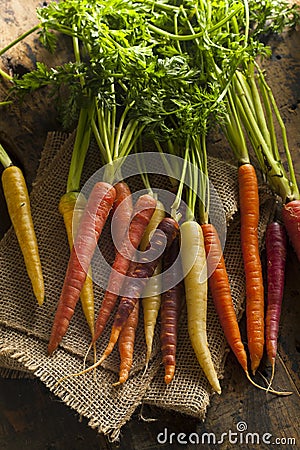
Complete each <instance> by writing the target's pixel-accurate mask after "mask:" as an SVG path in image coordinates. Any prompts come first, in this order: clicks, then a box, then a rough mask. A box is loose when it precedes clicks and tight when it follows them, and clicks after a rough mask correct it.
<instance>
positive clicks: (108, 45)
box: [0, 0, 300, 394]
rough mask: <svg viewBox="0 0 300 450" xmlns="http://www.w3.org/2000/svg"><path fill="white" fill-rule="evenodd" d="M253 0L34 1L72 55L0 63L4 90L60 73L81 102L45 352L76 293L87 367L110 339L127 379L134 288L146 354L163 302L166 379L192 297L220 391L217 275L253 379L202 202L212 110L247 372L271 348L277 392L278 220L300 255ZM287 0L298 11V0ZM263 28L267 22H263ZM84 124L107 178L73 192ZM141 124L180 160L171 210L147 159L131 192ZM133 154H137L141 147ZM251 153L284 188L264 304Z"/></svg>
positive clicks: (30, 264) (23, 201)
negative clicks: (234, 168) (241, 291)
mask: <svg viewBox="0 0 300 450" xmlns="http://www.w3.org/2000/svg"><path fill="white" fill-rule="evenodd" d="M277 3H278V2H277ZM278 7H279V6H278ZM251 8H253V10H254V9H256V8H258V9H259V8H260V6H259V5H255V2H249V4H248V2H247V1H237V2H230V1H225V2H221V3H220V4H216V2H210V1H208V2H202V1H201V2H197V1H195V2H192V3H191V2H186V1H181V2H180V5H178V2H177V1H172V0H169V1H168V2H166V1H156V2H152V1H151V2H147V1H146V2H135V3H134V5H133V4H132V3H131V2H129V1H128V0H122V1H121V0H115V2H113V1H112V2H108V3H107V4H106V3H105V2H103V3H101V2H100V3H99V2H94V3H93V2H86V1H85V0H82V1H81V2H78V8H77V10H76V11H74V5H73V2H69V1H68V0H66V1H63V2H60V3H58V4H57V3H56V2H54V3H51V4H49V6H47V7H46V8H42V9H39V10H38V17H39V19H40V24H39V25H38V26H37V27H34V29H33V30H32V31H36V30H37V29H39V30H40V34H41V37H42V39H43V41H44V42H45V43H47V45H48V46H49V47H50V48H51V49H52V50H54V48H55V47H54V35H53V34H52V31H53V30H54V31H58V32H60V33H64V34H66V35H68V36H70V38H71V39H72V43H73V48H74V61H73V62H70V63H66V64H65V65H63V66H60V67H58V68H56V70H52V69H48V68H46V67H45V66H44V65H43V64H41V63H39V64H38V65H37V69H36V70H35V71H33V72H30V73H28V74H25V75H24V76H23V77H22V78H21V79H14V78H13V77H10V76H9V75H7V74H5V73H3V72H2V71H1V74H2V76H4V77H6V78H9V79H10V80H11V82H12V84H13V90H12V92H21V93H24V92H28V91H32V90H33V89H36V88H41V87H43V86H45V85H52V86H53V87H54V88H55V89H56V88H57V87H60V86H62V85H66V84H68V85H69V89H70V98H69V102H68V103H67V106H68V107H69V106H70V105H74V104H75V108H74V109H75V110H76V111H77V113H78V115H77V116H76V120H77V123H76V138H75V144H74V148H73V154H72V160H71V165H70V170H69V175H68V180H67V186H66V192H64V193H62V197H61V201H60V204H59V210H60V212H61V214H62V216H63V220H64V223H65V226H66V231H67V235H68V240H69V244H70V256H69V261H68V265H67V268H66V274H65V279H64V284H63V286H62V290H61V294H60V298H59V301H58V304H57V310H56V314H55V318H54V322H53V326H52V331H51V336H50V339H49V344H48V353H49V354H52V353H53V352H54V351H55V350H56V349H57V348H58V346H59V345H60V344H61V342H62V339H63V337H64V336H65V334H66V333H67V330H68V326H69V323H70V321H71V319H72V316H73V314H74V311H75V308H76V305H77V302H78V300H79V298H81V302H82V305H83V310H84V313H85V316H86V319H87V323H88V325H89V328H90V331H91V343H90V346H89V349H88V350H90V348H91V347H94V349H95V352H94V358H95V361H94V364H93V365H91V366H90V367H88V368H86V369H85V370H84V371H82V372H81V373H86V372H87V371H90V370H92V369H95V368H96V367H97V366H99V365H100V364H102V362H103V361H104V360H105V359H106V358H107V357H108V356H109V355H110V354H111V352H112V351H113V349H114V347H115V345H116V344H117V343H118V347H119V352H120V374H119V382H118V383H120V384H121V383H124V382H125V381H126V380H127V378H128V376H129V373H130V369H131V366H132V362H133V350H134V340H135V333H136V329H137V326H138V318H139V303H140V299H141V298H143V301H142V305H143V312H144V328H145V341H146V347H147V351H146V365H147V364H148V363H149V360H150V357H151V352H152V345H153V336H154V330H155V326H156V322H157V319H158V316H159V313H160V322H161V323H160V326H161V333H160V339H161V352H162V361H163V364H164V367H165V382H166V383H167V384H168V383H170V382H171V381H172V379H173V377H174V374H175V367H176V346H177V333H178V326H179V319H180V315H181V312H182V309H183V303H184V300H185V303H186V308H187V321H188V330H189V336H190V340H191V344H192V346H193V349H194V352H195V356H196V358H197V359H198V361H199V364H200V366H201V367H202V369H203V372H204V373H205V375H206V377H207V379H208V381H209V383H210V385H211V386H212V388H213V389H214V390H215V391H216V392H218V393H221V388H220V384H219V380H218V376H217V373H216V370H215V368H214V364H213V358H212V355H211V352H210V349H209V346H208V343H207V329H206V325H207V317H206V314H207V295H208V289H210V291H211V293H212V297H213V300H214V304H215V308H216V311H217V313H218V316H219V319H220V324H221V326H222V328H223V331H224V335H225V337H226V339H227V342H228V345H229V346H230V348H231V349H232V351H233V352H234V354H235V355H236V357H237V359H238V361H239V363H240V364H241V366H242V368H243V370H244V372H245V374H246V376H247V378H248V379H249V380H250V381H251V382H252V383H253V384H254V385H256V386H258V387H261V386H259V385H257V384H256V383H255V382H254V381H253V380H252V378H251V376H250V373H249V369H248V360H247V359H248V358H247V353H246V350H245V348H244V345H243V343H242V339H241V334H240V330H239V326H238V322H237V318H236V314H235V310H234V306H233V301H232V296H231V289H230V283H229V279H228V275H227V271H226V266H225V261H224V257H223V252H222V245H221V242H220V238H219V236H218V231H217V230H216V228H215V226H214V224H213V223H212V222H211V218H210V214H209V211H210V206H211V205H210V202H211V198H210V189H209V173H208V168H207V157H208V155H207V145H206V140H207V134H208V132H209V131H210V130H211V129H212V127H213V126H214V124H215V123H216V122H220V123H221V126H222V129H223V132H224V136H225V137H226V138H227V140H228V143H229V145H230V148H231V149H232V151H233V153H234V155H235V156H236V159H237V163H238V174H237V181H238V184H239V195H240V217H241V251H242V254H243V259H244V268H245V283H246V319H247V340H248V349H249V355H250V360H251V371H252V373H253V374H255V372H256V371H257V369H258V367H259V365H260V363H261V359H262V355H263V352H264V350H265V347H266V349H267V354H268V357H269V360H270V363H271V365H272V376H271V380H270V383H269V386H268V388H265V389H267V390H268V391H269V392H272V393H276V394H279V393H278V392H277V391H275V390H274V389H273V388H272V386H271V384H272V381H273V377H274V370H275V369H274V367H275V357H276V353H277V339H278V324H279V319H280V308H281V303H282V297H283V283H284V264H285V259H286V245H287V238H286V234H285V229H286V230H287V233H288V236H289V238H290V240H291V242H292V244H293V246H294V248H295V251H296V253H297V256H298V259H300V248H299V242H300V239H299V230H300V225H299V224H300V195H299V190H298V186H297V181H296V177H295V174H294V170H293V164H292V158H291V155H290V152H289V149H288V141H287V136H286V132H285V128H284V124H283V122H282V119H281V117H280V114H279V111H278V108H277V106H276V102H275V99H274V98H273V96H272V91H271V89H270V87H269V86H268V85H267V83H266V80H265V78H264V75H263V73H262V71H261V70H260V68H259V66H258V64H257V63H256V56H257V55H258V54H265V53H267V49H266V48H265V47H264V46H263V45H262V43H261V42H259V40H258V38H257V36H258V33H259V30H258V27H257V26H256V27H255V33H252V34H251V23H252V21H253V20H254V19H253V17H254V15H253V16H251ZM292 13H294V14H295V16H294V17H296V13H295V11H294V9H291V15H292ZM274 20H275V19H274ZM256 25H257V24H256ZM141 30H142V31H141ZM264 31H265V29H264V27H263V25H261V33H263V32H264ZM27 34H28V33H27ZM255 36H256V37H255ZM22 38H23V37H22V36H21V37H20V38H19V40H20V39H22ZM19 40H17V41H14V42H13V43H12V44H11V46H12V45H14V44H15V43H16V42H18V41H19ZM8 48H10V47H6V48H5V49H4V50H3V51H2V52H0V55H1V54H2V53H3V52H4V51H6V50H7V49H8ZM274 117H275V118H276V120H277V121H278V123H279V125H280V128H281V131H282V136H283V142H284V146H283V147H284V154H285V156H286V158H287V161H288V168H289V170H288V173H287V172H286V170H285V169H284V165H283V162H282V155H281V153H280V152H279V150H278V144H277V139H276V135H275V131H274V129H275V127H274ZM246 135H247V136H248V138H249V140H250V143H251V144H252V148H253V152H252V153H251V152H250V151H249V149H248V148H247V145H246ZM92 137H93V138H94V139H95V141H96V142H97V144H98V147H99V151H100V154H101V157H102V160H103V164H105V172H104V179H103V180H102V181H99V182H97V183H96V184H95V185H94V186H93V189H92V191H91V192H90V194H89V196H88V198H85V197H84V196H83V194H81V193H80V188H81V182H82V180H81V176H82V170H83V167H84V162H85V157H86V154H87V151H88V149H89V145H90V142H91V139H92ZM141 137H143V138H145V139H148V140H152V141H153V142H154V144H155V146H156V148H157V150H158V154H162V163H165V164H166V167H167V168H168V171H169V175H170V181H171V182H172V178H174V174H176V173H177V174H178V173H179V174H180V175H179V176H178V179H179V180H180V181H179V183H178V184H177V185H176V187H175V189H176V198H175V200H174V203H173V205H172V208H171V211H170V212H169V213H168V214H166V213H165V211H164V206H163V205H162V204H161V202H160V201H159V199H158V198H157V196H156V195H155V194H154V192H153V189H152V186H151V184H150V182H149V179H148V177H147V176H146V175H145V174H143V175H141V177H142V179H143V181H144V184H145V187H146V189H147V191H148V192H147V193H146V194H144V195H142V196H140V197H139V198H138V199H137V200H136V202H135V204H133V202H132V193H131V191H130V189H129V187H128V185H127V183H126V182H125V181H124V180H122V177H121V175H120V174H121V172H122V165H123V164H124V162H125V160H126V158H127V156H128V155H129V154H130V153H132V152H134V151H137V149H138V143H140V142H141ZM139 153H140V154H141V155H142V154H143V150H142V151H140V152H139ZM166 154H167V155H171V156H175V157H177V158H180V160H182V161H183V166H182V167H181V168H180V170H178V167H176V165H174V166H173V165H172V162H169V163H168V159H166V157H163V155H166ZM0 160H1V162H2V164H3V165H4V167H5V170H4V172H3V177H2V180H3V187H4V191H5V196H6V199H7V203H8V209H9V213H10V216H11V218H12V223H13V225H14V228H15V230H16V235H17V238H18V240H19V242H20V246H22V249H23V254H24V260H25V264H26V268H27V271H28V275H29V277H30V279H31V281H32V286H33V290H34V293H35V295H36V297H37V300H38V302H39V304H42V302H43V299H44V291H43V282H42V273H41V264H40V260H39V256H38V250H37V243H36V237H35V234H34V228H33V223H32V219H31V214H30V206H29V199H28V194H27V193H26V192H27V191H26V186H25V185H24V181H23V180H22V179H21V175H20V171H18V170H17V169H16V168H15V166H13V165H12V162H11V160H10V159H9V157H8V155H7V153H6V152H5V150H4V149H3V147H0ZM254 160H255V164H256V165H257V166H258V167H259V168H260V170H261V171H262V173H263V174H264V177H265V181H266V182H267V183H268V184H269V186H270V188H271V189H272V190H273V192H274V194H275V195H276V196H277V198H280V199H281V204H282V212H281V214H280V216H281V215H282V220H283V223H284V227H283V224H282V223H281V219H280V221H276V222H274V223H271V224H269V225H268V229H267V234H266V250H267V257H268V287H267V297H268V303H267V314H266V318H265V317H264V297H265V294H264V286H263V277H262V267H261V261H260V252H259V246H258V231H257V229H258V223H259V195H258V181H257V175H256V169H255V166H254V164H253V161H254ZM198 191H200V192H201V199H200V200H199V199H198V197H197V192H198ZM24 192H25V194H24ZM21 193H23V194H22V195H23V196H22V195H21ZM12 197H13V200H11V198H12ZM183 200H184V201H185V204H186V207H184V208H183ZM15 205H17V207H16V206H15ZM111 217H113V220H114V223H115V224H116V227H117V229H116V230H115V233H114V234H115V235H116V236H117V237H118V239H117V241H116V242H115V258H114V262H113V264H112V267H111V272H110V276H109V279H108V283H107V287H106V291H105V293H104V296H103V300H102V303H101V307H100V310H99V311H98V315H97V316H95V311H94V298H93V295H94V294H93V282H92V277H93V275H92V267H91V262H92V258H93V255H94V252H95V249H96V248H97V245H98V241H99V238H100V236H101V233H102V231H103V228H104V226H105V224H106V223H107V222H108V220H110V218H111ZM270 242H271V243H272V245H271V244H270ZM274 242H275V243H276V244H275V245H274ZM33 243H34V245H33ZM29 249H30V251H29ZM178 261H180V264H177V262H178ZM161 274H162V276H160V275H161ZM161 283H162V284H161ZM164 283H165V284H164ZM36 284H38V286H37V287H36ZM164 286H168V288H167V289H164ZM170 286H171V287H170ZM116 306H117V311H116V314H115V317H114V322H113V325H112V329H111V334H110V338H109V342H108V344H107V347H106V349H105V350H104V352H103V354H102V356H101V357H100V358H99V359H98V360H97V359H96V347H95V346H96V342H97V340H98V339H99V338H100V336H101V335H102V333H103V331H104V329H105V327H106V326H107V323H108V320H109V318H110V317H111V314H112V312H113V310H114V309H115V307H116ZM77 375H78V374H77ZM282 394H287V393H282Z"/></svg>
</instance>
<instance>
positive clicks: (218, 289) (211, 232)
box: [202, 223, 248, 374]
mask: <svg viewBox="0 0 300 450" xmlns="http://www.w3.org/2000/svg"><path fill="white" fill-rule="evenodd" d="M202 231H203V236H204V245H205V252H206V255H207V265H208V273H209V274H210V277H209V280H208V283H209V288H210V291H211V294H212V298H213V301H214V305H215V308H216V311H217V314H218V316H219V320H220V324H221V326H222V329H223V331H224V335H225V338H226V341H227V343H228V345H229V346H230V348H231V350H232V351H233V353H234V354H235V356H236V358H237V360H238V362H239V363H240V365H241V366H242V368H243V369H244V371H245V373H246V374H248V367H247V354H246V351H245V348H244V345H243V342H242V339H241V334H240V329H239V325H238V321H237V317H236V313H235V310H234V306H233V301H232V296H231V290H230V284H229V279H228V274H227V270H226V266H225V261H224V256H223V251H222V247H221V243H220V239H219V236H218V233H217V230H216V229H215V227H214V226H213V225H212V224H209V223H206V224H203V225H202Z"/></svg>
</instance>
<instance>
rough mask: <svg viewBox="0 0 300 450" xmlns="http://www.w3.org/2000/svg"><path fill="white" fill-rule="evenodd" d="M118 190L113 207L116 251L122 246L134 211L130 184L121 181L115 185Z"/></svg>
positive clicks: (113, 230)
mask: <svg viewBox="0 0 300 450" xmlns="http://www.w3.org/2000/svg"><path fill="white" fill-rule="evenodd" d="M114 188H115V190H116V199H115V201H114V204H113V208H112V217H113V224H115V226H116V228H115V227H114V226H112V232H113V239H114V244H115V247H116V251H117V250H118V249H119V248H120V246H121V244H122V242H123V239H124V236H125V234H126V232H127V231H128V227H129V224H130V220H131V216H132V213H133V204H132V196H131V191H130V189H129V186H128V184H127V183H125V181H119V182H118V183H116V184H115V185H114Z"/></svg>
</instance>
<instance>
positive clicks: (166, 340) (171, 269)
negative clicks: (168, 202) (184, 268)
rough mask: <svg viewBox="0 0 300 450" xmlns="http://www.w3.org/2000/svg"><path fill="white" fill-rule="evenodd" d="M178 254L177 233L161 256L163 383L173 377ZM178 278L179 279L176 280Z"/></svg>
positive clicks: (180, 293) (180, 292)
mask: <svg viewBox="0 0 300 450" xmlns="http://www.w3.org/2000/svg"><path fill="white" fill-rule="evenodd" d="M178 255H179V234H178V236H177V237H176V238H175V239H174V241H173V243H172V245H171V246H170V247H169V248H168V250H167V251H166V252H165V254H164V257H163V285H165V286H168V289H167V290H166V291H164V292H163V293H162V296H161V310H160V317H161V332H160V342H161V352H162V360H163V364H164V367H165V383H166V384H169V383H170V382H171V381H172V380H173V377H174V373H175V367H176V348H177V333H178V322H179V315H180V312H181V309H182V305H183V294H184V288H183V282H182V276H181V271H180V269H181V264H176V259H177V258H178ZM179 267H180V269H179ZM178 280H180V281H179V282H178Z"/></svg>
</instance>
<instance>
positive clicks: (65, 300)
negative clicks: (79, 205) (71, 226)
mask: <svg viewBox="0 0 300 450" xmlns="http://www.w3.org/2000/svg"><path fill="white" fill-rule="evenodd" d="M115 196H116V191H115V188H114V187H113V186H111V185H110V184H108V183H104V182H99V183H96V184H95V186H94V188H93V190H92V192H91V194H90V196H89V199H88V202H87V204H86V207H85V209H84V212H83V215H82V219H81V221H80V224H79V227H78V230H77V234H76V239H75V241H74V245H73V248H72V250H71V254H70V258H69V263H68V267H67V272H66V275H65V280H64V284H63V288H62V292H61V295H60V299H59V302H58V306H57V310H56V314H55V317H54V322H53V326H52V331H51V336H50V340H49V344H48V353H49V354H51V353H53V351H54V350H55V349H56V348H57V347H58V345H59V343H60V342H61V340H62V338H63V337H64V335H65V333H66V331H67V329H68V326H69V323H70V320H71V318H72V316H73V314H74V310H75V306H76V304H77V302H78V300H79V297H80V293H81V290H82V287H83V284H84V282H85V280H86V276H87V273H88V270H89V266H90V263H91V260H92V257H93V254H94V251H95V248H96V246H97V243H98V240H99V237H100V234H101V232H102V229H103V227H104V225H105V223H106V220H107V217H108V215H109V211H110V210H111V208H112V205H113V202H114V200H115Z"/></svg>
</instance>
